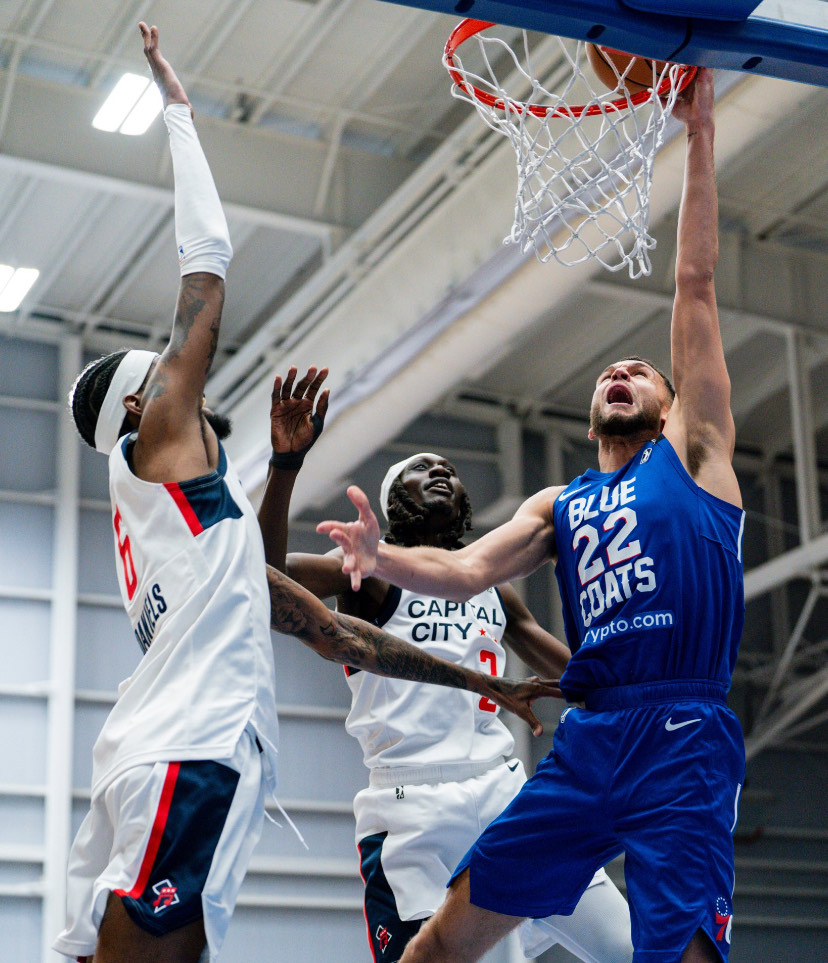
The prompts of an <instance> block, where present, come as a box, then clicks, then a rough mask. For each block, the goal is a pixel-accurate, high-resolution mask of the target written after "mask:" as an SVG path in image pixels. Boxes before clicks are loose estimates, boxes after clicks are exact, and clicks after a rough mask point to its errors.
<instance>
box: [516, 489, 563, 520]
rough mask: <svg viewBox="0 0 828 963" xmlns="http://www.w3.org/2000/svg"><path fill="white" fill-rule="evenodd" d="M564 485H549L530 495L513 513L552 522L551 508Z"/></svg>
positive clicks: (526, 517) (518, 516)
mask: <svg viewBox="0 0 828 963" xmlns="http://www.w3.org/2000/svg"><path fill="white" fill-rule="evenodd" d="M565 489H566V485H550V486H549V488H543V489H541V490H540V491H539V492H537V493H536V494H534V495H531V496H530V497H529V498H527V499H526V501H525V502H524V503H523V504H522V505H521V506H520V508H519V509H518V510H517V512H516V513H515V518H523V519H527V520H529V519H537V520H539V521H542V522H544V523H546V524H552V510H553V508H554V506H555V502H556V501H557V500H558V498H559V496H560V495H561V493H562V492H563V491H564V490H565Z"/></svg>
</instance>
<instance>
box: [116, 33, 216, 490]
mask: <svg viewBox="0 0 828 963" xmlns="http://www.w3.org/2000/svg"><path fill="white" fill-rule="evenodd" d="M139 27H140V30H141V34H142V37H143V41H144V54H145V55H146V57H147V60H148V61H149V65H150V69H151V70H152V74H153V78H154V80H155V82H156V84H157V85H158V88H159V90H160V91H161V95H162V98H163V101H164V104H165V106H168V107H171V105H173V104H177V105H184V106H185V108H187V107H189V102H188V100H187V95H186V93H185V91H184V88H183V86H182V85H181V83H180V81H179V80H178V78H177V77H176V75H175V72H174V71H173V69H172V67H171V66H170V64H169V63H168V62H167V60H166V59H165V58H164V57H163V56H162V55H161V52H160V50H159V48H158V31H157V29H156V28H155V27H152V28H151V29H150V28H149V27H147V25H146V24H144V23H141V24H139ZM168 114H169V116H168V115H167V114H165V117H166V120H167V125H168V127H169V128H170V147H171V151H172V156H173V174H174V179H175V222H176V242H177V243H178V245H179V251H180V253H181V257H182V258H184V257H185V253H184V249H185V248H186V249H187V252H188V259H186V260H183V261H182V265H183V267H182V271H183V272H184V273H183V277H182V278H181V285H180V287H179V291H178V301H177V304H176V308H175V320H174V322H173V329H172V333H171V335H170V340H169V343H168V345H167V347H166V348H165V349H164V351H163V352H162V354H161V356H160V358H159V359H158V361H157V363H155V364H154V365H153V367H152V368H151V369H150V374H149V378H148V379H147V384H146V386H145V387H144V389H143V391H139V392H138V393H137V394H135V395H130V396H128V398H127V399H126V401H127V407H128V410H129V411H130V412H132V413H133V415H135V416H136V417H137V418H140V425H139V428H138V442H137V443H136V445H135V450H134V453H133V467H134V469H135V471H136V473H137V474H138V476H139V477H140V478H143V479H145V480H146V481H155V482H172V481H183V480H185V479H188V478H193V477H196V476H198V475H202V474H205V473H206V472H208V471H210V470H211V469H213V468H215V467H216V465H217V464H218V451H219V449H218V441H217V439H216V436H215V433H214V432H213V430H212V429H211V428H210V427H209V425H208V424H207V421H206V420H205V418H204V415H203V411H202V404H203V400H204V386H205V384H206V381H207V375H208V374H209V371H210V366H211V364H212V361H213V356H214V354H215V351H216V344H217V342H218V335H219V325H220V322H221V312H222V308H223V306H224V280H223V267H222V265H223V264H224V263H225V262H224V260H223V259H224V258H227V259H228V260H229V252H230V248H229V239H228V238H227V225H226V222H225V220H224V215H223V213H222V211H221V204H220V202H219V199H218V195H217V194H216V191H215V186H214V185H213V180H212V176H211V174H210V170H209V167H208V166H207V161H206V159H205V157H204V154H203V152H202V150H201V147H200V145H199V143H198V138H197V137H196V136H195V133H194V132H193V128H192V125H191V121H190V118H188V117H187V116H186V110H185V111H184V113H183V117H182V112H181V109H180V108H172V110H171V111H169V112H168ZM214 255H215V256H214ZM189 265H192V268H193V270H192V271H190V270H188V268H189ZM213 268H215V270H216V271H217V272H218V273H210V272H211V270H212V269H213ZM131 400H132V404H131V405H130V401H131Z"/></svg>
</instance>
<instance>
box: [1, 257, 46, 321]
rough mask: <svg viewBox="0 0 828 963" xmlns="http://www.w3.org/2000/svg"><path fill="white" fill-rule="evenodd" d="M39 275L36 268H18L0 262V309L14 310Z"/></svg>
mask: <svg viewBox="0 0 828 963" xmlns="http://www.w3.org/2000/svg"><path fill="white" fill-rule="evenodd" d="M39 275H40V271H38V270H37V268H18V269H17V270H15V269H14V268H12V267H9V266H8V265H7V264H0V311H16V310H17V308H18V307H19V306H20V302H21V301H22V300H23V298H25V297H26V295H27V294H28V293H29V290H30V289H31V286H32V285H33V284H34V283H35V281H36V280H37V279H38V276H39Z"/></svg>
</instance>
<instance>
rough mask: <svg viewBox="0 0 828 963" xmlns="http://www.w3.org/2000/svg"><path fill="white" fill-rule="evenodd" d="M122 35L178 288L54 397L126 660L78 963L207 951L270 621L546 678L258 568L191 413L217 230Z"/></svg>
mask: <svg viewBox="0 0 828 963" xmlns="http://www.w3.org/2000/svg"><path fill="white" fill-rule="evenodd" d="M140 28H141V33H142V35H143V38H144V45H145V47H144V49H145V53H146V55H147V58H148V60H149V62H150V66H151V68H152V71H153V74H154V76H155V79H156V82H157V83H158V85H159V87H160V88H161V91H162V94H163V95H164V98H165V101H166V103H167V106H166V110H165V120H166V123H167V127H168V129H169V133H170V147H171V150H172V155H173V171H174V176H175V185H176V192H175V207H176V211H175V213H176V240H177V242H178V249H179V260H180V264H181V273H182V282H181V287H180V291H179V297H178V305H177V310H176V318H175V323H174V326H173V331H172V335H171V338H170V343H169V345H168V346H167V348H166V349H165V351H164V352H163V353H162V354H161V355H156V354H154V353H153V352H148V351H120V352H116V353H115V354H112V355H108V356H106V357H104V358H101V359H99V360H98V361H95V362H93V363H92V364H90V365H89V366H88V367H87V368H86V369H84V371H83V372H82V373H81V374H80V376H79V377H78V379H77V380H76V382H75V385H74V386H73V389H72V395H71V401H72V414H73V417H74V419H75V423H76V425H77V427H78V430H79V431H80V433H81V435H82V437H83V438H84V440H85V441H86V442H87V443H88V444H89V445H90V446H91V447H94V448H96V449H97V450H98V451H101V452H102V453H105V454H107V455H108V456H109V477H110V495H111V500H112V523H113V531H114V539H115V555H116V566H117V571H118V580H119V584H120V589H121V594H122V597H123V602H124V606H125V608H126V610H127V613H128V615H129V617H130V620H131V622H132V626H133V629H134V631H135V635H136V638H137V640H138V642H139V643H140V645H141V647H142V649H143V650H144V656H143V659H142V660H141V663H140V665H139V666H138V668H137V670H136V671H135V673H134V674H133V675H132V676H131V677H130V678H129V679H127V680H126V681H125V682H124V683H123V684H122V685H121V687H120V689H119V692H118V699H117V702H116V704H115V707H114V708H113V710H112V712H111V713H110V715H109V717H108V719H107V721H106V723H105V724H104V727H103V730H102V732H101V734H100V737H99V738H98V741H97V743H96V745H95V749H94V768H93V777H92V780H93V785H92V802H91V808H90V813H89V815H88V816H87V818H86V819H85V820H84V823H83V825H82V826H81V828H80V830H79V832H78V835H77V838H76V840H75V843H74V845H73V847H72V853H71V856H70V866H69V886H68V907H67V909H68V914H67V916H68V918H67V926H66V929H65V930H64V931H63V933H61V934H60V936H59V937H58V939H57V940H56V942H55V948H56V949H57V950H58V951H59V952H61V953H64V954H65V955H67V956H71V957H73V958H74V959H79V960H88V959H90V958H91V955H92V954H93V953H94V958H95V963H116V961H117V963H138V961H141V963H144V961H146V960H150V959H152V960H154V961H157V963H196V961H198V960H205V959H209V960H214V959H215V958H216V957H217V955H218V952H219V950H220V948H221V944H222V941H223V939H224V934H225V931H226V928H227V925H228V922H229V919H230V916H231V915H232V911H233V906H234V904H235V900H236V896H237V893H238V890H239V886H240V885H241V882H242V879H243V877H244V874H245V871H246V868H247V864H248V861H249V858H250V854H251V851H252V849H253V847H254V846H255V844H256V841H257V839H258V836H259V833H260V831H261V825H262V818H263V814H264V792H265V788H270V789H273V788H274V787H275V775H276V745H277V739H278V730H277V719H276V710H275V685H274V683H275V672H274V661H273V652H272V648H271V639H270V632H269V627H270V626H271V625H272V626H273V627H274V628H276V629H278V630H280V631H282V632H286V633H290V634H293V635H296V636H297V637H298V638H300V639H301V640H302V641H303V642H304V643H305V644H307V645H309V646H310V647H312V648H313V649H314V650H315V651H317V652H318V653H319V654H320V655H322V656H323V657H325V658H327V659H332V660H335V661H340V662H345V661H348V662H350V663H351V664H357V665H360V666H362V667H364V668H367V669H370V670H371V672H373V673H378V674H384V673H388V674H394V675H399V676H402V677H403V678H413V679H428V680H430V681H434V682H438V683H440V684H443V685H448V686H452V687H469V688H471V689H473V690H474V691H476V692H477V693H478V694H479V695H480V696H485V697H486V698H490V699H493V700H498V701H499V702H500V704H502V705H503V706H505V707H507V708H510V709H512V710H513V711H515V712H516V713H517V714H519V715H520V716H521V717H522V718H524V719H526V720H527V721H528V722H529V723H530V724H532V725H533V726H536V727H539V723H538V722H537V719H535V717H534V716H533V714H532V712H531V709H530V706H531V703H532V701H533V700H534V699H535V698H537V697H538V696H540V695H545V694H549V691H550V689H549V686H547V685H546V684H543V683H538V682H532V681H530V682H518V683H510V682H508V681H505V680H495V679H489V678H487V677H486V676H483V675H481V674H479V673H474V672H470V671H468V670H464V669H462V668H460V667H458V666H455V665H451V664H449V663H444V662H441V661H440V660H438V659H434V658H433V657H431V656H428V655H426V654H425V653H423V652H421V651H420V650H419V649H417V648H416V647H414V646H411V645H408V644H406V643H405V642H402V641H400V640H398V639H392V638H390V637H389V636H387V635H386V634H385V633H383V632H381V631H380V630H379V629H377V628H376V627H374V626H369V625H365V624H364V623H362V622H360V621H359V620H358V619H352V618H349V617H348V616H336V615H334V614H332V613H331V612H330V611H329V610H328V609H327V608H326V607H325V606H324V605H323V604H322V603H321V602H319V600H318V599H316V598H315V597H314V596H312V595H311V594H310V593H308V592H307V591H305V590H304V589H302V588H301V586H299V585H296V584H295V583H293V582H291V581H290V580H289V579H288V578H286V577H285V576H284V575H283V574H281V573H280V572H277V571H275V570H274V569H266V566H265V560H264V552H263V549H262V540H261V535H260V532H259V527H258V524H257V522H256V517H255V514H254V512H253V509H252V508H251V506H250V504H249V502H248V500H247V498H246V496H245V494H244V492H243V491H242V487H241V483H240V482H239V479H238V477H237V475H236V474H235V472H234V470H233V468H232V466H231V465H230V464H229V462H228V461H227V458H226V456H225V454H224V450H223V448H222V446H221V443H220V441H219V438H220V437H224V436H225V435H226V434H227V433H228V432H229V425H228V423H227V421H226V419H222V418H221V417H220V416H218V415H216V414H215V413H213V412H211V411H209V410H208V409H207V408H205V407H204V406H203V391H204V385H205V380H206V377H207V373H208V371H209V368H210V362H211V360H212V357H213V354H214V352H215V346H216V340H217V337H218V329H219V322H220V318H221V309H222V304H223V299H224V275H225V272H226V268H227V265H228V263H229V260H230V256H231V248H230V239H229V236H228V233H227V224H226V222H225V219H224V215H223V213H222V210H221V205H220V203H219V199H218V195H217V193H216V190H215V187H214V185H213V181H212V177H211V175H210V171H209V168H208V166H207V162H206V160H205V158H204V155H203V153H202V151H201V147H200V145H199V143H198V138H197V137H196V134H195V128H194V127H193V123H192V117H191V112H190V107H189V104H188V102H187V99H186V95H185V94H184V90H183V88H182V87H181V84H180V83H179V82H178V80H177V78H176V77H175V74H174V73H173V71H172V69H171V68H170V66H169V64H168V63H167V62H166V61H165V60H164V59H163V58H162V57H161V55H160V53H159V51H158V32H157V29H156V28H154V27H153V28H152V30H150V29H149V28H147V26H146V25H145V24H141V25H140Z"/></svg>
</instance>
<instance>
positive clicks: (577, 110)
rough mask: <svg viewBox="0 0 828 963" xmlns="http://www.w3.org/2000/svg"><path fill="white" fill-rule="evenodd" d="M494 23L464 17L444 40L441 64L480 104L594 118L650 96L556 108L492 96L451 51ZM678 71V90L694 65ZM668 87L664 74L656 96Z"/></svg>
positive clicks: (689, 77)
mask: <svg viewBox="0 0 828 963" xmlns="http://www.w3.org/2000/svg"><path fill="white" fill-rule="evenodd" d="M494 26H495V24H494V23H491V22H490V21H487V20H471V19H468V18H467V19H466V20H463V21H462V22H461V23H459V24H458V25H457V26H456V27H455V28H454V30H452V32H451V36H450V37H449V38H448V40H447V41H446V47H445V50H444V51H443V63H444V64H445V65H446V69H447V70H448V72H449V75H450V77H451V79H452V81H453V82H454V84H455V85H456V86H457V87H459V88H460V89H461V90H464V91H465V92H466V93H467V94H468V95H469V97H472V98H474V99H475V100H479V101H480V102H481V103H483V104H486V105H487V106H488V107H493V108H494V109H495V110H503V111H505V110H506V109H507V107H508V109H509V110H511V111H514V112H515V113H517V114H524V113H529V114H532V116H534V117H541V118H542V117H582V116H584V117H594V116H595V115H596V114H601V113H603V112H604V111H605V110H608V109H610V108H614V109H615V110H628V109H629V108H630V107H636V106H637V105H638V104H643V103H645V102H646V101H648V100H649V99H650V98H651V97H652V91H650V90H641V91H639V92H638V93H637V94H631V95H630V96H629V97H626V96H625V97H619V98H617V99H616V100H612V101H610V102H609V103H608V104H590V105H589V106H586V105H584V104H578V105H575V106H571V107H570V106H567V105H563V106H558V107H543V106H542V105H540V104H524V103H521V102H520V101H509V102H508V104H507V103H506V102H505V101H504V100H503V98H502V97H495V96H494V95H493V94H490V93H488V91H485V90H481V89H480V88H479V87H475V85H474V84H472V83H470V82H469V81H468V80H466V78H465V77H464V76H463V75H462V74H461V73H460V71H459V70H458V69H457V67H456V66H455V63H454V54H455V52H456V50H457V49H458V47H459V46H460V45H461V44H463V43H465V42H466V41H467V40H468V39H469V38H470V37H473V36H474V35H475V34H478V33H481V32H482V31H484V30H488V28H489V27H494ZM680 67H681V72H680V73H679V78H678V90H679V91H682V90H684V88H685V87H686V86H687V85H688V84H689V83H690V82H691V81H692V80H693V78H694V77H695V76H696V73H697V72H698V67H688V66H686V65H685V64H680ZM671 88H672V81H671V80H670V78H669V77H666V76H665V78H664V79H663V80H662V81H661V83H660V84H659V85H658V90H657V91H656V94H657V96H659V97H663V96H664V95H665V94H668V93H669V92H670V90H671Z"/></svg>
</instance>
